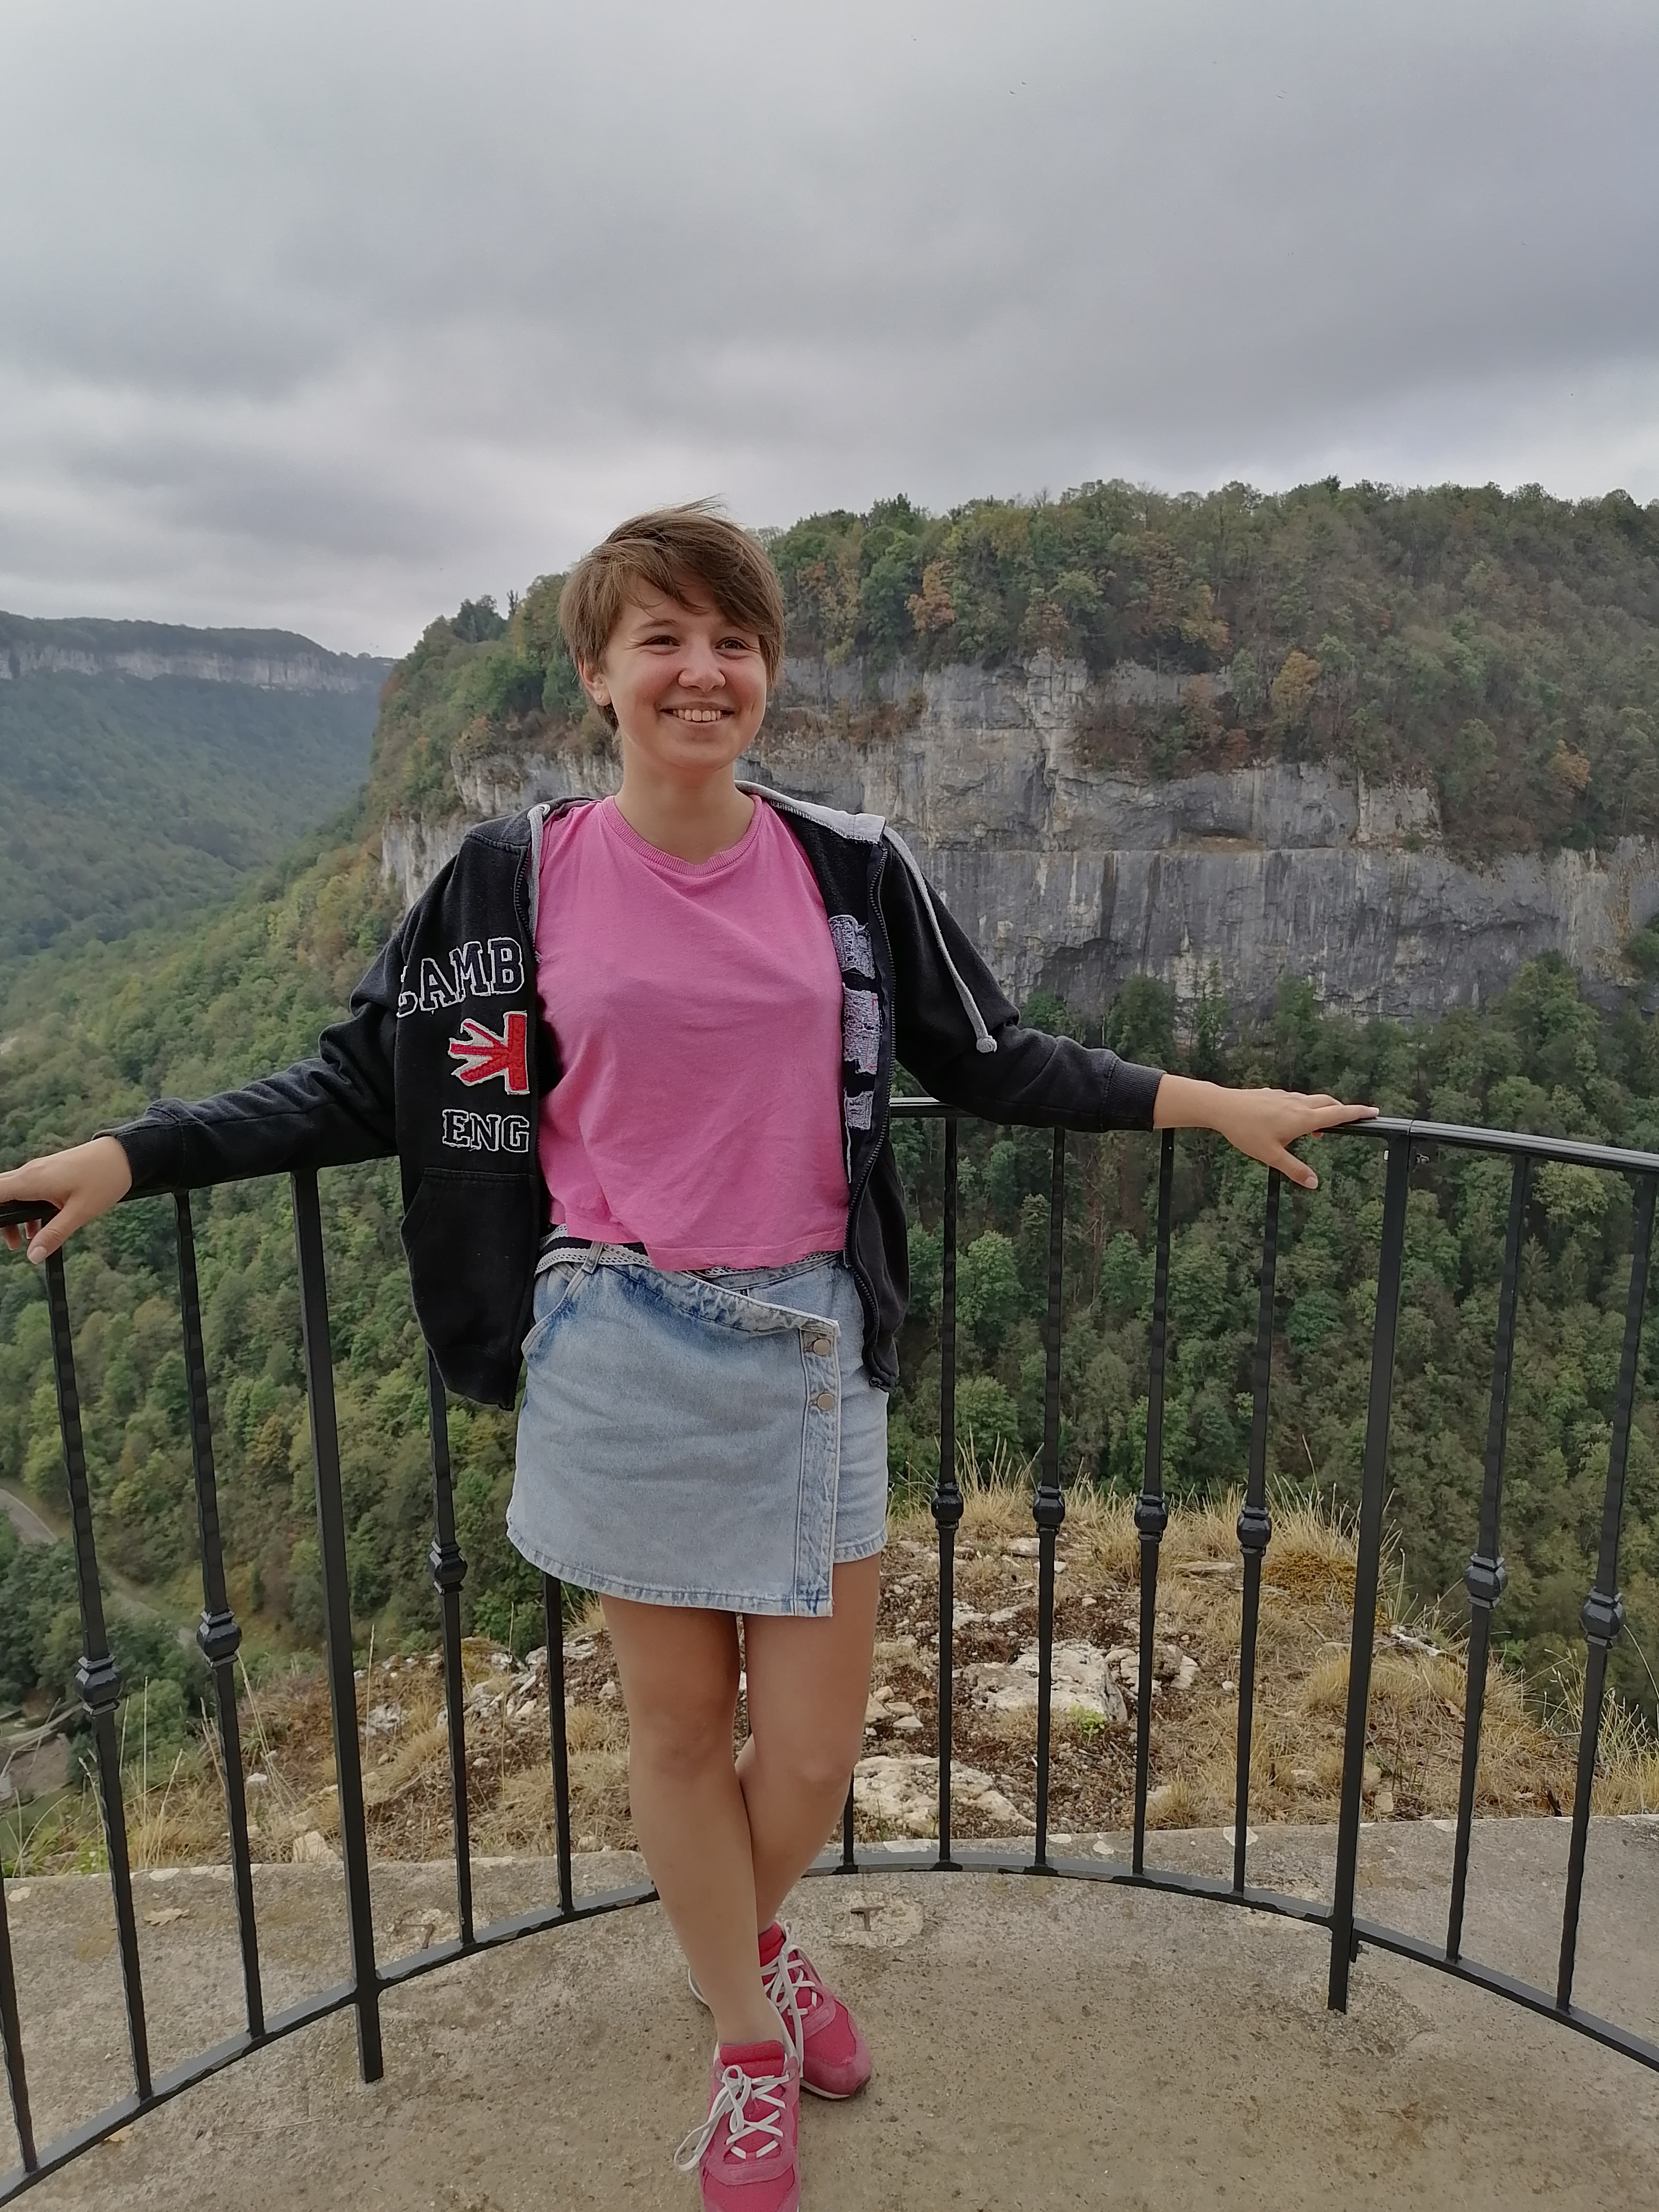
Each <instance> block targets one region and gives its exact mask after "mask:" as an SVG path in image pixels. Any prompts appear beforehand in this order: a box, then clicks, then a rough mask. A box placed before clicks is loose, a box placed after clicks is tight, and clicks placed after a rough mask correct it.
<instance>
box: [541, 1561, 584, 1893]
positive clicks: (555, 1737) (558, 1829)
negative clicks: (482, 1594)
mask: <svg viewBox="0 0 1659 2212" xmlns="http://www.w3.org/2000/svg"><path fill="white" fill-rule="evenodd" d="M542 1613H543V1617H544V1620H545V1621H546V1623H547V1727H548V1735H549V1739H550V1744H551V1747H552V1753H553V1834H554V1844H555V1849H556V1850H557V1852H558V1855H559V1905H560V1909H561V1911H565V1912H574V1911H575V1909H576V1893H575V1890H574V1887H573V1886H572V1883H571V1876H570V1747H569V1743H568V1741H567V1738H566V1735H565V1718H564V1584H563V1583H562V1582H561V1581H560V1580H559V1578H558V1577H557V1576H556V1575H544V1576H543V1577H542Z"/></svg>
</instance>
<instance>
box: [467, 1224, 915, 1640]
mask: <svg viewBox="0 0 1659 2212" xmlns="http://www.w3.org/2000/svg"><path fill="white" fill-rule="evenodd" d="M863 1341H864V1315H863V1310H862V1308H861V1306H860V1303H859V1294H858V1286H857V1285H856V1284H855V1283H854V1279H853V1276H852V1273H851V1270H850V1269H849V1268H848V1266H847V1264H846V1262H845V1261H843V1260H842V1257H841V1255H840V1254H839V1253H817V1254H814V1255H812V1256H811V1258H809V1259H805V1260H798V1261H794V1262H793V1263H792V1264H791V1265H789V1266H787V1267H740V1268H730V1267H722V1268H708V1269H707V1270H704V1271H702V1272H701V1273H695V1274H691V1273H673V1272H670V1271H668V1270H666V1269H664V1268H659V1267H653V1266H652V1265H651V1263H650V1261H648V1260H647V1258H646V1257H645V1255H644V1254H643V1253H641V1252H636V1251H634V1250H632V1249H629V1247H627V1246H623V1245H589V1246H572V1247H571V1248H569V1249H562V1248H561V1247H560V1246H559V1245H558V1244H557V1243H555V1244H553V1245H552V1246H550V1249H549V1252H548V1254H547V1255H544V1260H543V1263H542V1270H541V1273H539V1274H538V1278H537V1282H536V1297H535V1306H534V1310H533V1322H532V1328H531V1331H530V1334H529V1335H528V1336H527V1337H526V1339H525V1346H524V1354H525V1365H526V1382H525V1395H524V1404H523V1407H522V1409H521V1411H520V1416H519V1436H518V1454H517V1464H516V1467H515V1469H514V1476H513V1498H512V1502H511V1504H509V1506H508V1508H507V1534H508V1535H509V1536H510V1537H511V1539H512V1541H513V1544H514V1545H515V1546H516V1547H517V1548H518V1550H519V1551H520V1552H521V1553H523V1554H524V1556H525V1558H526V1559H528V1560H529V1561H530V1562H531V1564H532V1565H533V1566H536V1567H539V1568H540V1569H541V1570H542V1571H543V1572H544V1573H545V1574H550V1575H557V1576H558V1577H560V1578H561V1579H562V1580H563V1581H566V1582H570V1583H579V1584H580V1586H581V1587H582V1588H583V1589H590V1590H596V1591H599V1592H600V1593H602V1594H603V1595H605V1596H609V1597H623V1598H634V1599H636V1600H638V1601H641V1602H643V1603H645V1604H648V1605H686V1606H706V1607H711V1608H713V1609H714V1610H716V1611H720V1612H728V1613H799V1614H807V1615H823V1614H827V1613H829V1612H830V1610H831V1602H830V1598H831V1589H830V1575H831V1570H832V1568H833V1567H834V1566H836V1565H840V1564H842V1563H843V1562H845V1561H847V1560H850V1559H868V1558H870V1557H872V1555H873V1554H874V1553H878V1552H879V1551H880V1550H881V1548H882V1547H883V1545H884V1542H885V1541H886V1534H887V1394H886V1392H885V1391H884V1390H883V1389H880V1388H879V1387H878V1386H877V1385H876V1384H874V1383H872V1381H871V1379H870V1376H869V1375H868V1373H867V1372H866V1368H865V1365H864V1358H863Z"/></svg>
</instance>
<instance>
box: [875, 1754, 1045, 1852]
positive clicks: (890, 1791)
mask: <svg viewBox="0 0 1659 2212" xmlns="http://www.w3.org/2000/svg"><path fill="white" fill-rule="evenodd" d="M853 1802H854V1806H855V1807H856V1808H857V1809H858V1810H859V1811H860V1813H863V1814H866V1816H867V1817H868V1818H869V1819H871V1820H887V1821H890V1822H891V1824H892V1825H893V1826H895V1827H896V1828H902V1830H903V1831H904V1832H905V1834H906V1835H908V1836H932V1835H936V1834H937V1833H938V1832H939V1761H938V1760H937V1759H927V1758H923V1757H921V1756H919V1755H917V1754H915V1753H909V1754H905V1753H885V1754H883V1753H877V1754H876V1755H875V1756H873V1757H872V1758H869V1759H860V1761H859V1763H858V1765H856V1766H855V1767H854V1769H853ZM951 1802H952V1804H953V1805H956V1806H963V1807H972V1808H973V1809H974V1810H975V1812H977V1813H980V1814H983V1815H984V1817H985V1818H986V1819H987V1820H990V1821H991V1822H992V1823H993V1824H994V1826H996V1828H997V1830H998V1832H999V1833H1004V1834H1008V1833H1012V1834H1018V1833H1019V1832H1021V1831H1022V1830H1024V1828H1026V1827H1029V1826H1030V1819H1029V1817H1028V1816H1027V1815H1025V1814H1022V1813H1020V1812H1018V1811H1017V1810H1016V1808H1014V1806H1013V1805H1012V1803H1011V1802H1009V1800H1008V1799H1007V1798H1006V1797H1005V1796H1003V1794H1002V1792H1001V1791H1000V1790H999V1789H998V1788H997V1786H996V1778H995V1777H994V1775H990V1774H985V1773H982V1772H981V1771H980V1769H979V1768H978V1767H976V1766H958V1765H957V1763H956V1761H955V1760H954V1759H953V1760H952V1761H951Z"/></svg>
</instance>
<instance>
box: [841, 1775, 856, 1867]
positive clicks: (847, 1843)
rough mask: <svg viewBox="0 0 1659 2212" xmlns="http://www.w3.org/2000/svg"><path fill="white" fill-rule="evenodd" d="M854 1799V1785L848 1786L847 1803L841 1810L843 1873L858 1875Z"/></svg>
mask: <svg viewBox="0 0 1659 2212" xmlns="http://www.w3.org/2000/svg"><path fill="white" fill-rule="evenodd" d="M856 1809H857V1808H856V1807H855V1805H854V1799H853V1784H851V1783H850V1782H849V1783H848V1785H847V1802H845V1804H843V1805H842V1808H841V1872H842V1874H856V1873H857V1872H858V1866H859V1855H858V1844H857V1839H856V1838H855V1837H854V1833H853V1819H854V1813H855V1811H856Z"/></svg>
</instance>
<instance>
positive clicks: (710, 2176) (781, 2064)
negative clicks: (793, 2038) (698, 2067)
mask: <svg viewBox="0 0 1659 2212" xmlns="http://www.w3.org/2000/svg"><path fill="white" fill-rule="evenodd" d="M799 2124H800V2062H799V2059H798V2058H797V2057H795V2055H794V2053H793V2051H789V2050H787V2049H786V2048H785V2046H784V2045H782V2044H781V2043H723V2044H721V2045H720V2048H719V2049H718V2050H717V2051H715V2053H714V2071H713V2074H712V2076H711V2078H710V2081H709V2085H708V2118H707V2119H706V2120H705V2121H704V2122H703V2124H702V2126H701V2127H700V2128H693V2129H692V2130H691V2132H690V2135H689V2136H687V2137H686V2138H685V2141H684V2142H683V2143H682V2144H681V2145H680V2147H679V2148H678V2150H677V2151H676V2152H675V2154H674V2163H675V2165H676V2166H678V2168H679V2170H680V2172H682V2173H690V2172H692V2171H693V2170H694V2169H695V2170H696V2174H697V2179H698V2180H699V2182H700V2183H701V2185H702V2204H703V2212H800V2163H799V2155H798V2152H797V2145H796V2137H797V2132H798V2130H799Z"/></svg>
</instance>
